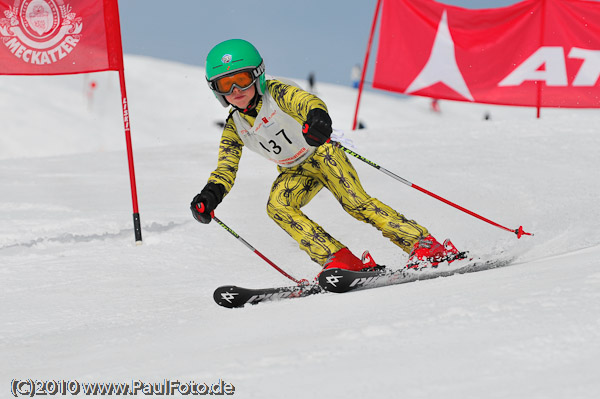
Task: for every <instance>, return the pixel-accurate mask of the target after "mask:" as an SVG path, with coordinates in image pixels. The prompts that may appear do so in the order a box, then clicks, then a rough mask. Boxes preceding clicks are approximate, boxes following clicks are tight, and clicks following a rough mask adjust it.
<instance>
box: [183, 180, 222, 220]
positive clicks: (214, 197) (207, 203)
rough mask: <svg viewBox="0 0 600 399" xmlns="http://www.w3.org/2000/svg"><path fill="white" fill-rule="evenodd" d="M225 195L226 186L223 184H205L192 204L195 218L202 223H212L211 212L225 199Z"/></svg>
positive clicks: (191, 207)
mask: <svg viewBox="0 0 600 399" xmlns="http://www.w3.org/2000/svg"><path fill="white" fill-rule="evenodd" d="M224 195H225V187H224V186H223V185H222V184H219V183H208V184H207V185H206V186H204V188H203V189H202V191H200V194H197V195H196V196H195V197H194V199H193V200H192V203H191V204H190V209H191V210H192V215H193V216H194V219H196V220H197V221H199V222H200V223H204V224H208V223H210V221H211V220H212V216H211V213H212V211H214V210H215V208H216V207H217V205H219V204H220V203H221V201H223V196H224ZM200 210H202V212H200Z"/></svg>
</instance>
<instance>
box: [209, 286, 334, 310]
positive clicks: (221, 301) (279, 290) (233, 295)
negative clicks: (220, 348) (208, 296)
mask: <svg viewBox="0 0 600 399" xmlns="http://www.w3.org/2000/svg"><path fill="white" fill-rule="evenodd" d="M322 292H324V291H323V289H322V288H321V287H320V286H319V285H318V284H316V283H313V284H308V285H305V286H298V285H293V286H287V287H276V288H262V289H261V288H259V289H251V288H243V287H237V286H235V285H224V286H222V287H219V288H217V289H216V290H215V292H214V294H213V298H214V300H215V302H216V303H217V304H218V305H221V306H224V307H226V308H241V307H243V306H244V305H246V304H251V305H255V304H257V303H260V302H266V301H279V300H281V299H288V298H302V297H305V296H309V295H315V294H320V293H322Z"/></svg>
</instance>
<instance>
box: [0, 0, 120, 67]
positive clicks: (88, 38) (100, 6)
mask: <svg viewBox="0 0 600 399" xmlns="http://www.w3.org/2000/svg"><path fill="white" fill-rule="evenodd" d="M122 68H123V51H122V47H121V32H120V25H119V13H118V5H117V0H12V1H8V0H0V74H1V75H60V74H70V73H83V72H97V71H106V70H121V69H122Z"/></svg>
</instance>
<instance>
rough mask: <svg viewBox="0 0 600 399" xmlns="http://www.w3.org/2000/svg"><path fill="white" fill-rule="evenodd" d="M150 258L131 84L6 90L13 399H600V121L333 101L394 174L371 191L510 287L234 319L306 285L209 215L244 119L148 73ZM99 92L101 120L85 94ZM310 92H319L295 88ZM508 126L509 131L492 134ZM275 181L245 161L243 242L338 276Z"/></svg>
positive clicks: (3, 175)
mask: <svg viewBox="0 0 600 399" xmlns="http://www.w3.org/2000/svg"><path fill="white" fill-rule="evenodd" d="M125 70H126V72H127V74H128V76H127V82H128V93H129V100H130V111H131V122H132V133H133V144H134V154H135V166H136V177H137V185H138V197H139V203H140V214H141V221H142V230H143V235H144V244H143V245H141V246H135V245H134V243H133V228H132V227H133V226H132V225H133V223H132V219H131V213H132V212H131V198H130V191H129V190H130V188H129V181H128V175H127V158H126V155H125V150H124V146H125V143H124V139H123V131H122V129H123V128H122V121H121V120H120V106H119V105H120V101H119V92H118V90H119V88H118V78H117V76H116V74H113V73H100V74H95V75H89V76H83V75H77V76H58V77H45V78H41V77H8V76H3V77H1V79H0V109H1V110H2V111H1V112H2V124H3V134H2V135H1V136H0V187H2V196H0V221H1V223H0V286H1V289H0V315H1V320H2V323H1V324H0V354H1V355H0V358H1V359H2V363H1V367H0V397H7V398H8V397H10V396H11V395H10V383H11V380H12V379H14V378H20V379H25V378H38V379H44V380H48V379H56V380H59V379H65V380H78V381H81V382H84V381H85V382H94V381H99V382H130V381H132V380H143V381H145V382H160V381H163V380H164V379H165V378H170V379H179V380H181V381H188V380H194V381H198V382H207V383H213V382H217V381H218V380H219V379H224V380H226V381H227V382H230V383H232V384H233V385H234V386H235V388H236V391H235V395H234V397H239V398H266V397H267V398H268V397H282V396H285V397H287V398H306V397H307V396H308V397H322V398H338V397H339V398H362V397H407V398H442V397H443V398H508V397H510V398H527V399H531V398H540V399H542V398H543V399H553V398H556V399H563V398H596V397H598V395H600V383H599V382H598V379H597V376H596V374H597V372H596V370H598V369H599V368H600V360H599V359H600V268H599V267H598V266H599V265H600V229H599V228H598V227H599V226H598V220H600V207H598V198H600V184H599V182H600V160H599V158H598V156H597V152H598V148H600V136H599V135H598V134H597V126H598V125H599V122H600V115H599V114H598V112H597V110H576V109H570V110H567V109H562V110H557V109H544V110H542V118H541V119H540V120H537V119H536V118H535V110H533V109H528V108H513V107H501V106H487V105H480V104H467V103H456V102H448V101H440V106H441V109H442V112H441V113H440V114H433V113H431V112H430V110H429V100H428V99H423V98H406V99H404V98H398V97H391V96H388V95H385V94H384V93H381V92H379V93H375V92H367V93H365V94H364V96H363V101H362V104H361V113H360V119H361V120H363V121H364V123H365V124H366V126H367V129H364V130H361V131H357V132H352V131H350V129H349V128H348V127H349V126H350V125H351V118H352V115H353V109H354V105H355V104H354V101H355V91H353V90H352V89H350V88H346V87H341V86H336V85H329V84H325V83H320V84H319V85H318V90H319V95H320V96H321V97H322V98H323V99H324V100H325V102H326V103H327V104H328V107H329V109H330V112H331V114H332V118H333V120H334V125H335V127H336V128H337V129H339V130H341V131H342V132H343V133H344V135H345V137H346V138H348V139H351V140H352V142H353V145H354V146H355V150H356V151H357V152H358V153H359V154H361V155H363V156H365V157H366V158H368V159H370V160H372V161H374V162H376V163H378V164H379V165H381V166H383V167H385V168H386V169H389V170H390V171H392V172H394V173H396V174H398V175H400V176H402V177H404V178H406V179H407V180H410V181H412V182H414V183H415V184H418V185H419V186H421V187H423V188H426V189H428V190H430V191H432V192H434V193H436V194H438V195H441V196H442V197H445V198H447V199H449V200H451V201H453V202H456V203H458V204H460V205H461V206H464V207H466V208H467V209H470V210H472V211H474V212H477V213H479V214H481V215H483V216H485V217H487V218H489V219H491V220H494V221H496V222H498V223H500V224H502V225H506V226H507V227H509V228H517V227H518V226H519V225H522V226H523V228H524V229H525V231H528V232H532V233H534V234H535V236H534V237H522V238H521V239H519V240H517V239H516V237H515V235H514V234H511V233H508V232H505V231H502V230H500V229H497V228H495V227H493V226H490V225H488V224H486V223H483V222H481V221H479V220H476V219H475V218H472V217H471V216H468V215H466V214H464V213H462V212H459V211H458V210H455V209H454V208H451V207H448V206H447V205H445V204H442V203H440V202H439V201H436V200H434V199H432V198H429V197H427V196H425V195H424V194H422V193H420V192H417V191H416V190H413V189H410V188H409V187H407V186H405V185H402V184H400V183H398V182H395V181H392V180H391V179H390V178H389V177H387V176H385V175H383V174H382V173H381V172H378V171H376V170H375V169H373V168H371V167H369V166H367V165H365V164H363V163H362V162H360V161H359V160H356V159H353V160H352V162H353V164H354V165H355V167H356V169H357V171H358V173H359V176H360V178H361V180H362V182H363V185H364V186H365V188H366V190H367V191H368V192H369V193H371V194H372V195H373V196H375V197H377V198H379V199H381V200H382V201H384V202H386V203H388V204H389V205H391V206H392V207H394V208H396V209H397V210H399V211H400V212H401V213H403V214H405V215H406V216H407V217H409V218H411V219H415V220H417V221H418V222H419V223H421V224H423V225H425V226H427V227H428V228H429V229H430V230H431V231H432V233H433V234H434V235H435V236H436V237H437V238H438V239H442V240H443V239H444V238H446V237H449V238H451V239H452V241H453V242H454V244H455V245H456V246H457V247H458V248H459V249H461V250H469V251H470V253H471V254H472V255H474V256H482V257H485V256H493V255H494V254H499V253H502V254H505V255H506V256H514V257H515V261H514V262H513V263H512V264H510V265H509V266H507V267H499V268H494V269H490V270H481V271H478V272H476V273H464V274H455V275H453V276H451V277H440V278H435V279H427V280H421V281H417V282H413V283H408V284H402V285H398V286H391V287H382V288H377V289H371V290H364V291H359V292H355V293H348V294H342V295H336V294H323V295H316V296H311V297H307V298H303V299H294V300H288V301H281V302H272V303H264V304H260V305H257V306H249V307H245V308H243V309H236V310H229V309H224V308H221V307H219V306H217V305H216V304H215V303H214V302H213V299H212V293H213V290H214V289H215V288H216V287H218V286H220V285H227V284H235V285H240V286H244V287H249V288H259V287H269V286H280V285H288V284H289V283H290V281H289V280H287V279H286V278H285V277H283V276H282V275H280V274H279V273H277V272H276V271H275V270H273V269H272V268H271V267H269V266H268V265H267V264H266V263H265V262H263V261H262V260H261V259H260V258H258V257H257V256H256V255H254V254H252V253H251V252H250V251H248V249H247V248H246V247H244V246H243V245H242V244H241V243H239V242H236V240H235V238H233V237H232V236H231V235H230V234H229V233H227V232H226V231H225V230H223V229H222V228H221V227H219V226H218V225H216V223H211V224H210V225H208V226H204V225H200V224H198V223H196V222H195V221H194V220H193V219H192V217H191V215H190V211H189V202H190V200H191V199H192V197H193V196H194V195H195V194H196V193H197V192H198V191H199V190H200V189H201V188H202V187H203V185H204V184H205V182H206V179H207V177H208V174H209V173H210V172H211V171H212V170H213V168H214V166H215V165H216V151H217V148H218V140H219V135H220V131H219V128H218V127H217V126H216V125H215V122H216V121H219V120H222V119H223V118H224V117H225V115H226V111H225V110H224V109H223V108H222V107H221V106H220V105H219V104H218V102H217V101H215V99H214V97H213V96H212V94H211V93H210V92H209V90H208V89H206V85H205V83H204V71H203V70H202V69H200V68H195V67H191V66H186V65H181V64H175V63H169V62H165V61H159V60H153V59H150V58H145V57H133V56H128V57H126V69H125ZM90 77H93V78H94V79H96V80H97V82H98V90H97V92H96V95H95V97H94V98H93V101H92V102H88V100H87V98H86V97H85V95H84V94H83V91H84V90H83V88H84V87H85V86H84V84H83V82H85V79H90ZM296 81H298V82H299V83H300V84H303V83H304V82H303V81H301V80H296ZM485 112H490V113H491V115H492V119H491V120H489V121H484V120H483V115H484V113H485ZM275 176H276V171H275V167H274V166H273V165H272V164H271V163H268V162H265V161H264V160H263V159H262V158H259V157H258V156H257V155H256V154H252V153H250V152H249V151H245V155H244V156H243V158H242V163H241V166H240V171H239V173H238V179H237V181H236V185H235V187H234V189H233V190H232V192H231V193H230V194H229V195H228V196H227V197H226V199H225V200H224V202H223V203H222V204H221V205H220V206H219V209H218V210H217V214H218V216H219V218H220V219H221V220H223V222H225V223H226V224H228V225H229V226H230V227H231V228H232V229H233V230H235V231H236V232H237V233H238V234H240V235H241V236H242V237H243V238H244V239H246V240H247V241H248V242H250V243H251V244H252V245H253V246H255V247H256V248H257V249H258V250H259V251H261V252H262V253H263V254H265V255H266V256H267V257H269V259H271V260H272V261H274V262H275V263H276V264H277V265H279V266H280V267H282V268H283V269H284V270H286V271H287V272H288V273H290V274H291V275H293V276H294V277H295V278H308V279H312V278H313V277H314V276H315V275H316V273H317V272H318V267H317V266H316V265H314V264H312V263H311V262H310V261H309V260H308V258H307V257H306V255H304V254H303V253H302V252H301V251H299V250H298V247H297V244H296V243H295V242H294V241H293V240H291V239H290V238H289V237H288V236H287V235H286V234H285V233H283V232H282V231H281V230H279V228H278V227H277V226H276V225H275V224H274V223H272V222H271V221H270V220H269V218H268V216H267V215H266V213H265V204H266V199H267V196H268V192H269V189H270V186H271V182H272V180H273V179H274V178H275ZM304 210H305V212H306V213H307V214H308V215H309V216H310V217H311V218H313V219H314V220H316V221H318V222H319V223H320V224H321V225H323V227H324V228H325V229H326V230H327V231H328V232H329V233H331V234H332V235H333V236H335V237H336V238H338V239H340V240H341V241H342V242H344V243H345V244H346V245H348V246H349V248H350V249H351V250H352V251H353V252H354V253H356V254H359V255H360V253H361V252H362V250H364V249H369V250H370V251H371V253H372V255H373V256H374V258H375V260H376V261H377V262H379V263H382V264H386V265H388V266H390V267H392V268H396V267H400V266H401V265H402V264H403V263H404V262H406V259H407V256H406V254H404V253H403V252H401V251H400V250H399V249H398V248H397V247H395V246H394V245H392V244H391V243H390V242H389V241H387V240H386V239H384V238H383V237H381V235H380V234H379V232H377V231H376V230H374V229H373V228H372V227H371V226H369V225H366V224H363V223H360V222H356V221H354V220H353V219H352V218H351V217H349V216H347V215H346V214H345V213H344V212H343V210H341V209H340V207H339V204H337V202H336V201H335V200H334V199H333V198H332V197H331V195H329V194H328V193H327V192H326V191H325V190H324V191H322V193H321V194H319V195H318V196H317V197H315V199H314V200H313V201H312V202H311V203H310V204H309V205H308V206H306V207H305V208H304Z"/></svg>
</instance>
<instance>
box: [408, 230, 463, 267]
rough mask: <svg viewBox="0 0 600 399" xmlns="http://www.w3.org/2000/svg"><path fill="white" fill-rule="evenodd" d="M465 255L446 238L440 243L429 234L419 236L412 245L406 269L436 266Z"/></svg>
mask: <svg viewBox="0 0 600 399" xmlns="http://www.w3.org/2000/svg"><path fill="white" fill-rule="evenodd" d="M465 257H466V254H465V253H464V252H459V251H458V249H456V247H455V246H454V244H452V242H451V241H450V240H448V239H446V240H445V241H444V244H440V243H439V242H438V241H437V240H436V239H435V238H434V237H433V236H432V235H431V234H430V235H428V236H427V237H421V238H419V240H418V241H417V242H416V243H415V245H414V246H413V249H412V251H411V252H410V255H409V257H408V263H407V264H406V268H407V269H423V268H426V267H437V266H438V265H439V264H440V263H442V262H448V263H452V262H454V261H455V260H457V259H463V258H465Z"/></svg>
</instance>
